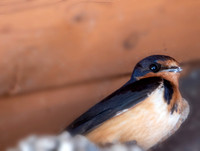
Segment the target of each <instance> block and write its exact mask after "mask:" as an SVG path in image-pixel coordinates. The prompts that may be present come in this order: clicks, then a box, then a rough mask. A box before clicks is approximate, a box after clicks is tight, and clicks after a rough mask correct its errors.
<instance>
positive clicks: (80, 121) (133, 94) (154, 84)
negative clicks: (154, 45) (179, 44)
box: [66, 55, 175, 135]
mask: <svg viewBox="0 0 200 151" xmlns="http://www.w3.org/2000/svg"><path fill="white" fill-rule="evenodd" d="M167 60H174V59H173V58H171V57H169V56H163V55H154V56H150V57H147V58H145V59H143V60H141V61H140V62H139V63H137V65H136V66H135V69H134V71H133V74H132V76H131V79H130V80H129V81H128V82H127V83H126V84H125V85H124V86H122V87H121V88H120V89H118V90H117V91H115V92H114V93H112V94H111V95H109V96H108V97H106V98H105V99H103V100H102V101H100V102H99V103H98V104H96V105H95V106H93V107H92V108H90V109H89V110H88V111H87V112H85V113H84V114H82V115H81V116H80V117H79V118H77V119H76V120H75V121H74V122H73V123H72V124H70V125H69V126H68V127H67V128H66V130H67V131H69V132H70V133H71V134H72V135H75V134H87V133H89V132H90V131H92V130H93V129H95V128H96V127H97V126H99V125H101V124H103V122H105V121H106V120H109V119H110V118H112V117H114V116H116V115H117V113H118V112H121V111H123V110H125V109H129V108H131V107H133V106H134V105H136V104H137V103H139V102H141V101H143V100H145V98H147V97H148V94H150V93H151V92H153V91H154V90H156V89H157V88H158V87H159V85H160V84H161V82H163V84H164V85H163V86H164V89H165V92H164V96H163V97H164V98H165V100H166V102H167V104H169V103H170V100H171V98H172V95H173V87H172V85H171V84H170V82H169V81H167V80H166V79H162V78H161V77H151V78H144V79H141V80H138V77H140V78H141V77H143V76H145V75H146V74H147V73H149V72H155V71H152V68H151V67H152V65H154V64H158V63H159V61H167ZM174 61H175V60H174ZM159 67H160V68H161V69H166V67H165V66H163V65H162V64H159ZM174 110H175V107H174Z"/></svg>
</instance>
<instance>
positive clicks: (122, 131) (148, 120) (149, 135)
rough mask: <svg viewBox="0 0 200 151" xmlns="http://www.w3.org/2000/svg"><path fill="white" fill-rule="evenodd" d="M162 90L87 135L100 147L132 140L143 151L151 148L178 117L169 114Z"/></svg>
mask: <svg viewBox="0 0 200 151" xmlns="http://www.w3.org/2000/svg"><path fill="white" fill-rule="evenodd" d="M163 91H164V88H160V89H157V90H156V91H155V92H153V93H152V94H150V95H149V97H148V99H146V100H144V101H142V102H141V103H139V104H137V105H136V106H134V107H133V108H130V109H129V110H127V111H126V112H123V111H122V113H121V114H120V113H119V115H117V116H115V117H113V118H111V119H110V120H108V121H105V122H104V123H103V124H101V125H100V126H99V127H97V128H96V129H95V130H93V131H91V132H90V133H88V134H87V135H86V136H87V137H88V138H89V139H90V140H91V141H94V142H95V143H100V144H104V143H108V142H110V143H111V142H115V141H120V142H127V141H133V140H135V141H137V143H138V144H139V145H140V146H142V147H143V148H144V149H148V148H150V147H152V146H153V145H155V144H156V143H157V142H159V141H160V140H161V139H162V138H164V137H166V136H167V135H168V134H169V133H170V132H171V131H172V129H173V128H174V127H175V125H176V123H177V122H178V120H179V117H180V115H179V114H178V113H173V114H171V113H170V112H169V111H168V106H167V103H166V102H165V101H164V100H163V99H164V98H163ZM122 101H123V100H122Z"/></svg>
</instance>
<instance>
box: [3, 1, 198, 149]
mask: <svg viewBox="0 0 200 151" xmlns="http://www.w3.org/2000/svg"><path fill="white" fill-rule="evenodd" d="M199 3H200V2H199V1H195V0H192V1H190V2H188V1H186V0H184V1H180V0H177V1H167V0H161V1H160V0H155V1H148V0H142V1H136V0H133V1H131V0H125V1H100V0H95V1H94V0H88V1H87V0H86V1H84V0H62V1H61V0H30V1H27V0H6V1H5V0H3V1H0V71H1V73H0V94H1V96H0V133H1V136H0V148H1V147H2V148H3V146H4V147H5V146H8V145H10V144H11V143H13V142H16V141H17V140H18V139H19V138H21V137H23V136H25V135H28V134H30V133H39V132H44V133H45V132H46V133H57V132H58V131H59V130H60V129H62V128H64V127H65V124H67V123H69V122H71V121H72V120H73V119H75V117H77V116H78V115H80V114H81V113H82V112H83V111H85V110H86V109H87V108H89V107H90V106H91V105H93V104H95V103H96V102H98V101H100V100H101V99H102V98H104V97H105V96H107V95H108V94H110V93H111V92H112V91H114V90H115V89H117V88H119V87H120V86H121V85H122V84H123V83H125V82H126V80H128V77H127V76H126V77H124V78H122V79H115V80H109V78H108V79H107V80H105V77H110V76H113V75H114V76H115V75H118V74H124V73H130V72H132V69H133V67H134V66H135V64H136V63H137V62H138V61H139V60H141V59H142V58H144V57H146V56H148V55H152V54H165V55H170V56H172V57H174V58H176V59H177V60H178V61H180V62H184V61H190V60H193V59H199V58H200V55H199V54H200V52H199V49H200V45H199V39H200V29H199V27H200V18H199V12H200V10H199ZM102 77H103V79H104V80H103V81H102V82H101V81H100V80H97V81H96V80H93V79H101V78H102ZM92 80H93V81H92ZM88 81H92V83H91V82H89V83H88ZM6 94H7V95H8V96H7V95H6ZM61 102H63V104H62V103H61ZM80 102H81V103H80ZM82 102H84V103H82ZM56 104H57V105H56ZM72 106H73V107H72ZM72 113H73V116H72Z"/></svg>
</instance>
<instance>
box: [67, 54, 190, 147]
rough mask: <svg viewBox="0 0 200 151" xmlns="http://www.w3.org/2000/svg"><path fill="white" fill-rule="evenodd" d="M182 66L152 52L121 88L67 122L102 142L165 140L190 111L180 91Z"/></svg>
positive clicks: (146, 143) (71, 128) (76, 131)
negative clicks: (70, 121)
mask: <svg viewBox="0 0 200 151" xmlns="http://www.w3.org/2000/svg"><path fill="white" fill-rule="evenodd" d="M181 71H182V68H181V67H180V64H179V63H178V62H177V61H176V60H175V59H174V58H172V57H170V56H166V55H152V56H148V57H146V58H144V59H142V60H141V61H139V62H138V63H137V64H136V65H135V68H134V70H133V72H132V75H131V78H130V80H129V81H128V82H126V83H125V84H124V85H123V86H122V87H120V88H119V89H118V90H116V91H114V92H113V93H111V94H110V95H109V96H107V97H106V98H104V99H103V100H102V101H100V102H99V103H97V104H96V105H94V106H93V107H91V108H90V109H88V111H86V112H85V113H83V114H82V115H81V116H80V117H78V118H77V119H76V120H75V121H73V122H72V123H71V124H70V125H68V126H67V128H66V129H65V130H67V131H68V132H69V133H70V134H71V135H73V136H74V135H84V136H86V137H87V138H88V139H89V140H90V141H92V142H94V143H95V144H99V145H106V144H109V143H116V142H120V143H128V142H136V143H137V144H138V145H139V146H140V147H142V148H143V149H145V150H146V149H149V148H151V147H153V146H155V145H156V144H158V143H160V142H162V141H164V140H166V139H167V138H168V137H169V136H171V135H172V134H173V133H175V131H177V130H178V129H179V127H180V126H181V124H182V123H183V122H184V121H185V120H186V118H187V117H188V114H189V104H188V102H187V101H186V100H185V99H184V98H183V97H182V95H181V93H180V91H179V77H180V72H181Z"/></svg>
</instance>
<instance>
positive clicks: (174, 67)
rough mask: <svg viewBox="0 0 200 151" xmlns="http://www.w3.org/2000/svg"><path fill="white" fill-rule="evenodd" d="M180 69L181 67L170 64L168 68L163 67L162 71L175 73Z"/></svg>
mask: <svg viewBox="0 0 200 151" xmlns="http://www.w3.org/2000/svg"><path fill="white" fill-rule="evenodd" d="M182 70H183V69H182V68H181V67H177V66H172V67H170V68H168V69H165V70H163V71H167V72H175V73H177V72H181V71H182Z"/></svg>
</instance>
